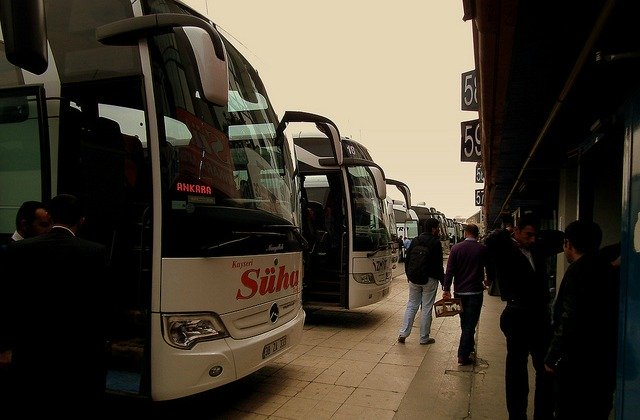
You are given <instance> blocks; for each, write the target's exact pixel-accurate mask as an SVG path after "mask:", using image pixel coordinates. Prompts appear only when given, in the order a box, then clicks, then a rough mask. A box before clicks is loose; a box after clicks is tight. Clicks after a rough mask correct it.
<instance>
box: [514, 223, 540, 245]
mask: <svg viewBox="0 0 640 420" xmlns="http://www.w3.org/2000/svg"><path fill="white" fill-rule="evenodd" d="M537 234H538V223H537V220H536V219H535V218H534V217H533V216H530V215H524V216H522V217H521V218H520V219H519V220H518V223H517V224H516V226H515V228H514V229H513V238H514V239H515V240H516V241H518V243H519V244H520V246H521V247H522V248H525V249H526V248H530V247H531V246H533V244H534V243H535V242H536V235H537Z"/></svg>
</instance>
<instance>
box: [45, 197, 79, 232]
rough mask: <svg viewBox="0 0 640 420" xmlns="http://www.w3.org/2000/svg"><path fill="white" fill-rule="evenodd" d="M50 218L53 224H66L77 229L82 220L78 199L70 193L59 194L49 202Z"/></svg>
mask: <svg viewBox="0 0 640 420" xmlns="http://www.w3.org/2000/svg"><path fill="white" fill-rule="evenodd" d="M49 212H50V213H51V220H52V221H53V224H55V225H61V226H66V227H68V228H70V229H72V230H74V231H75V230H77V229H78V228H79V227H80V225H81V224H82V222H83V221H84V213H83V209H82V205H81V203H80V200H78V198H77V197H76V196H74V195H71V194H59V195H57V196H55V197H53V198H52V199H51V203H50V204H49Z"/></svg>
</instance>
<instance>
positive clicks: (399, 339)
mask: <svg viewBox="0 0 640 420" xmlns="http://www.w3.org/2000/svg"><path fill="white" fill-rule="evenodd" d="M404 339H405V337H403V336H399V337H398V343H402V344H404Z"/></svg>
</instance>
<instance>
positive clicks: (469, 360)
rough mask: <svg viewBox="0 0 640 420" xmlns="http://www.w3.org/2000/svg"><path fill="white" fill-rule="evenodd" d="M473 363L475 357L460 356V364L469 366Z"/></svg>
mask: <svg viewBox="0 0 640 420" xmlns="http://www.w3.org/2000/svg"><path fill="white" fill-rule="evenodd" d="M472 364H473V359H472V358H470V357H466V358H465V357H458V365H459V366H468V365H472Z"/></svg>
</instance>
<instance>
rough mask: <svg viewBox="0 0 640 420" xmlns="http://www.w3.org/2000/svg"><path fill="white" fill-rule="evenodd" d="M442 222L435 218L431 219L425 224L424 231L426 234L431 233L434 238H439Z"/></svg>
mask: <svg viewBox="0 0 640 420" xmlns="http://www.w3.org/2000/svg"><path fill="white" fill-rule="evenodd" d="M439 226H440V221H439V220H438V219H436V218H434V217H430V218H429V219H427V220H425V222H424V231H425V232H426V233H430V234H432V235H434V236H437V235H438V233H440V229H439Z"/></svg>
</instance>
